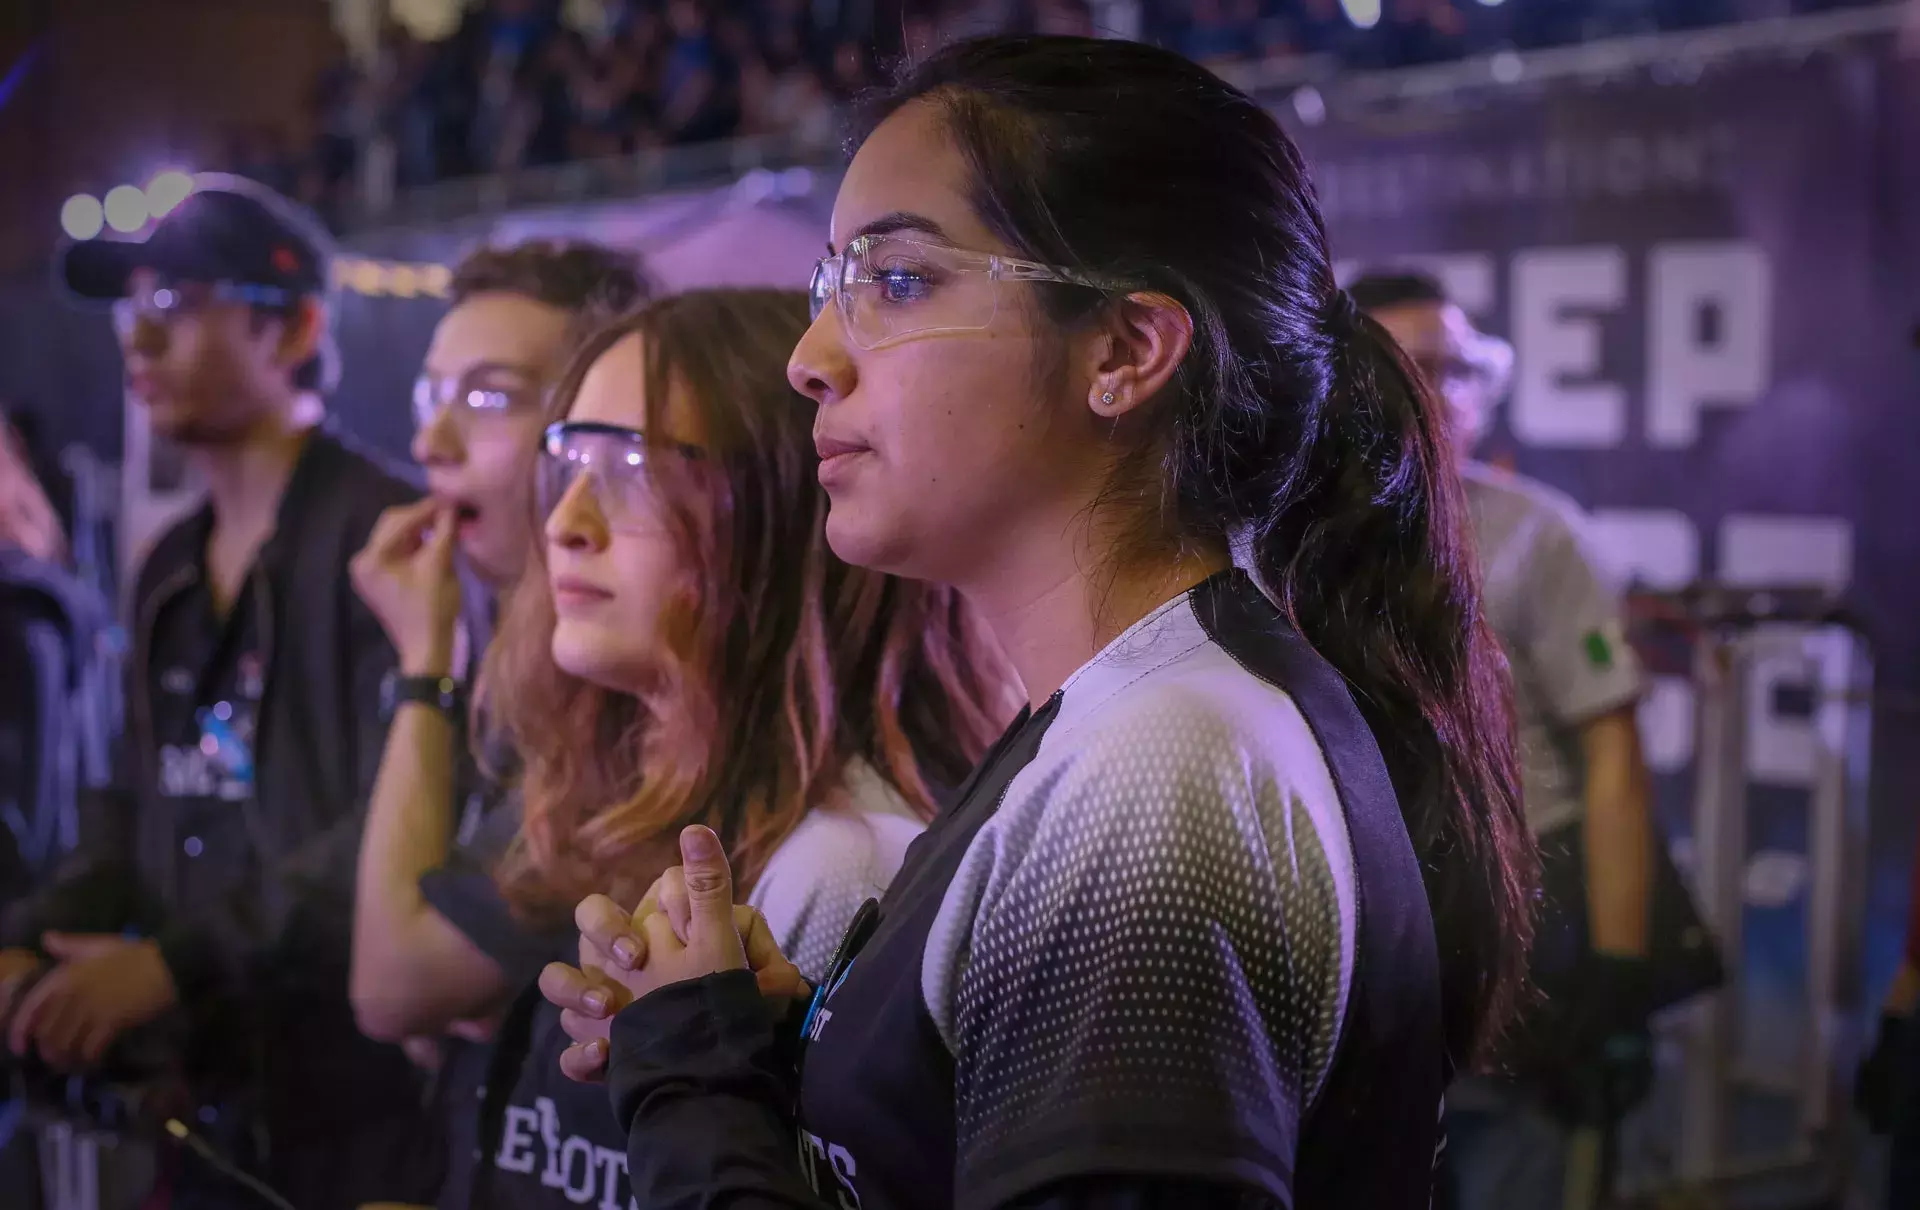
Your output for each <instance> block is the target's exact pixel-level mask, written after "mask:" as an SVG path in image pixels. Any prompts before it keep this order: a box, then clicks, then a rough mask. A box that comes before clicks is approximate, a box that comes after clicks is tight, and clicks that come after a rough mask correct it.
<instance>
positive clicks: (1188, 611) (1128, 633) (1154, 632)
mask: <svg viewBox="0 0 1920 1210" xmlns="http://www.w3.org/2000/svg"><path fill="white" fill-rule="evenodd" d="M1220 574H1222V575H1231V574H1233V573H1231V572H1222V573H1220ZM1193 592H1194V590H1193V589H1191V588H1188V589H1182V590H1181V592H1180V593H1179V595H1177V596H1175V597H1173V598H1172V599H1170V600H1167V601H1163V602H1161V604H1159V605H1158V606H1156V607H1155V608H1154V609H1153V611H1152V612H1151V613H1149V614H1147V616H1145V617H1143V618H1141V619H1140V620H1139V621H1137V622H1135V623H1134V624H1133V625H1131V626H1129V627H1127V628H1126V629H1125V630H1123V631H1121V632H1120V634H1119V635H1118V636H1116V637H1115V638H1114V640H1113V641H1112V642H1110V643H1108V644H1107V645H1106V646H1105V647H1102V648H1101V649H1100V650H1099V652H1098V653H1096V654H1095V655H1094V657H1093V658H1092V659H1090V660H1088V661H1087V662H1086V663H1084V664H1082V665H1080V667H1079V668H1077V669H1076V670H1075V671H1074V673H1073V675H1072V676H1070V677H1068V678H1067V680H1066V683H1065V684H1063V685H1061V686H1060V709H1059V712H1058V713H1057V714H1056V715H1055V716H1054V719H1053V724H1052V725H1051V726H1050V727H1048V728H1047V737H1046V739H1045V740H1044V741H1042V742H1043V743H1051V742H1052V741H1054V740H1055V739H1056V738H1057V737H1059V736H1063V735H1065V734H1067V733H1068V732H1070V731H1072V730H1073V728H1074V726H1075V724H1077V723H1079V722H1080V721H1081V720H1082V719H1084V718H1086V717H1087V716H1088V715H1089V714H1091V713H1093V712H1094V711H1095V710H1097V709H1099V707H1100V706H1101V704H1102V703H1104V702H1106V701H1108V700H1109V699H1111V698H1112V697H1113V696H1114V695H1115V694H1118V693H1119V692H1121V691H1122V690H1123V689H1125V688H1126V687H1127V686H1129V685H1131V684H1133V683H1134V682H1135V681H1138V680H1140V679H1141V678H1142V677H1145V676H1147V675H1149V674H1150V673H1153V672H1155V671H1157V670H1158V669H1161V668H1164V667H1166V666H1167V665H1168V664H1171V663H1173V662H1174V661H1175V660H1177V659H1179V658H1180V657H1182V656H1184V655H1186V654H1188V653H1189V652H1191V651H1193V650H1195V649H1196V648H1199V647H1202V646H1205V645H1206V643H1207V642H1208V639H1207V632H1206V631H1205V629H1203V628H1202V627H1201V625H1200V619H1199V618H1198V617H1196V616H1194V612H1193V608H1192V604H1191V598H1192V595H1193Z"/></svg>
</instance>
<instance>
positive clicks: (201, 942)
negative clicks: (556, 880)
mask: <svg viewBox="0 0 1920 1210" xmlns="http://www.w3.org/2000/svg"><path fill="white" fill-rule="evenodd" d="M328 258H329V244H328V240H327V237H326V235H325V233H324V231H323V229H322V228H321V227H320V226H319V224H318V223H317V222H316V221H315V220H313V219H312V218H311V217H310V216H308V215H306V214H305V213H304V212H302V211H301V210H299V209H298V208H297V207H296V206H294V205H293V204H292V203H290V202H288V201H287V200H286V199H284V198H281V197H280V196H278V195H277V194H274V193H272V192H271V191H269V190H266V189H264V188H263V187H261V186H259V185H256V184H254V183H253V182H250V181H245V180H241V179H238V178H233V177H222V176H212V175H203V176H201V177H198V178H196V181H195V189H194V192H193V193H192V194H191V195H189V196H188V197H187V198H186V199H185V200H184V201H183V202H181V203H180V205H179V206H178V207H177V208H175V209H174V210H173V211H172V212H171V213H169V214H167V215H166V216H165V217H163V218H161V219H160V220H159V221H158V222H157V223H156V224H155V226H154V228H153V229H152V231H151V232H150V233H149V234H148V235H147V237H146V238H145V239H143V240H139V241H137V242H136V241H105V240H96V241H86V242H81V243H76V244H72V245H70V246H68V247H67V248H66V249H65V250H64V252H63V255H62V258H61V262H60V267H61V272H62V276H63V279H64V285H65V286H66V288H67V289H68V290H69V291H70V292H71V293H72V294H73V295H76V296H78V298H80V299H82V300H85V301H91V302H96V303H109V304H111V307H112V310H113V313H114V318H115V321H116V329H117V332H118V334H119V337H120V343H121V352H122V354H123V357H124V359H125V364H126V372H127V378H128V382H129V385H130V387H131V392H132V394H133V395H134V396H135V397H136V398H137V399H138V400H139V402H140V404H141V406H143V407H144V408H145V409H146V412H147V416H148V418H149V421H150V423H151V425H152V427H153V429H154V430H155V431H156V432H157V433H159V434H160V435H161V436H163V437H165V438H167V439H169V440H171V441H173V442H174V443H176V444H177V445H179V446H180V447H181V448H182V449H183V450H184V451H185V453H186V455H187V457H188V458H189V460H190V461H191V462H192V464H193V465H194V467H195V469H196V470H197V471H198V473H199V477H200V479H201V481H202V482H203V483H204V485H205V488H206V495H207V500H206V504H205V506H204V507H202V508H201V509H199V510H198V511H197V512H195V513H193V514H192V515H190V516H188V517H187V518H185V519H184V520H182V521H180V522H179V523H177V524H176V525H174V526H173V527H172V528H171V529H169V530H168V531H167V532H166V533H165V534H163V535H162V536H161V537H160V538H159V540H158V542H157V544H156V545H155V546H154V547H153V549H152V551H151V552H150V553H149V554H148V556H147V558H146V560H145V562H144V564H143V565H142V567H141V570H140V573H139V576H138V580H137V584H136V588H135V591H134V596H133V616H134V629H133V650H132V653H131V659H130V661H129V669H128V694H127V702H128V711H127V730H126V734H125V736H124V737H123V742H122V749H123V751H122V753H121V759H120V771H119V774H118V776H117V778H116V787H117V793H115V794H114V795H112V796H111V801H110V802H109V803H104V804H102V808H103V809H102V811H101V813H100V814H101V820H100V824H99V826H98V827H97V828H89V829H88V833H89V834H88V835H87V836H86V837H84V838H83V848H84V850H85V853H86V860H84V861H82V862H80V863H78V868H76V869H75V870H73V871H71V872H70V874H69V876H68V877H66V878H63V879H61V880H59V881H58V882H57V883H56V884H55V885H54V886H52V887H51V888H50V889H49V891H48V893H46V894H44V895H41V896H37V897H36V898H35V899H34V900H33V901H31V902H30V903H28V904H27V905H25V910H24V911H21V912H18V913H15V914H14V917H13V918H12V919H10V920H8V921H7V922H5V923H6V926H7V928H6V937H7V940H8V941H9V942H11V943H12V944H13V945H15V946H16V947H17V948H15V949H13V950H9V951H7V952H6V954H5V956H4V957H0V966H4V967H5V968H6V970H5V971H0V974H4V973H8V972H10V973H13V974H16V975H25V976H26V978H24V979H16V980H14V981H13V982H11V983H9V984H7V985H6V986H7V989H8V990H7V993H6V994H5V995H4V996H0V1000H4V1001H5V1003H0V1015H4V1016H6V1017H8V1018H9V1020H8V1030H7V1033H8V1037H7V1041H8V1043H9V1045H10V1047H11V1049H12V1051H13V1052H14V1054H16V1055H19V1056H23V1057H27V1056H31V1062H33V1063H37V1064H39V1065H41V1066H42V1068H43V1069H44V1068H51V1069H53V1071H54V1072H55V1073H64V1072H90V1073H93V1074H94V1075H95V1076H96V1077H97V1079H96V1084H97V1085H101V1086H105V1085H109V1084H110V1085H114V1086H120V1085H125V1084H133V1085H136V1086H138V1087H140V1088H141V1089H142V1090H143V1096H142V1098H141V1100H142V1101H144V1102H145V1103H146V1104H149V1105H151V1104H161V1105H164V1106H165V1109H164V1111H163V1112H164V1113H165V1114H170V1115H172V1116H173V1117H174V1118H175V1119H177V1121H178V1122H181V1123H185V1124H186V1125H188V1126H190V1127H191V1128H192V1130H193V1131H195V1132H197V1133H198V1134H200V1135H203V1136H205V1137H204V1138H200V1139H194V1140H192V1141H193V1143H194V1144H196V1146H194V1147H188V1148H178V1149H173V1150H170V1151H168V1152H167V1153H166V1154H165V1155H164V1156H163V1157H162V1174H163V1175H162V1178H161V1179H162V1181H163V1183H164V1184H165V1185H166V1186H167V1187H169V1188H170V1189H171V1190H172V1194H173V1203H172V1204H173V1205H174V1206H175V1207H176V1208H179V1207H185V1206H188V1205H191V1206H194V1207H200V1206H227V1205H233V1206H250V1207H251V1206H258V1205H259V1204H260V1202H259V1200H258V1195H257V1194H255V1193H253V1192H250V1191H248V1190H247V1189H246V1188H245V1187H244V1186H243V1184H242V1182H240V1181H239V1180H236V1179H235V1178H234V1177H233V1176H232V1175H231V1173H223V1172H222V1171H220V1169H221V1168H222V1167H223V1166H226V1165H223V1164H221V1163H215V1162H213V1161H211V1160H209V1159H207V1158H206V1153H205V1152H203V1151H201V1150H200V1149H199V1146H200V1145H210V1148H211V1149H212V1150H213V1151H215V1152H217V1153H220V1154H222V1155H223V1157H224V1160H225V1161H228V1162H229V1163H230V1164H231V1165H234V1166H238V1167H239V1168H242V1169H246V1170H250V1172H251V1174H252V1175H253V1176H254V1177H255V1178H257V1179H262V1180H264V1181H265V1182H266V1183H267V1184H268V1185H270V1186H273V1187H274V1188H275V1189H277V1190H278V1191H279V1192H280V1193H281V1194H283V1195H284V1196H285V1197H287V1198H288V1199H290V1200H292V1201H293V1202H294V1203H296V1204H298V1205H299V1206H300V1207H301V1210H348V1208H351V1207H354V1206H358V1205H360V1204H362V1203H365V1202H370V1201H379V1200H424V1199H423V1198H422V1197H421V1196H420V1195H421V1194H424V1193H430V1192H431V1175H432V1174H431V1172H426V1173H419V1174H416V1172H415V1169H418V1168H422V1167H427V1168H430V1167H431V1166H430V1165H426V1166H423V1165H420V1164H419V1162H418V1155H419V1153H420V1152H421V1151H422V1150H423V1148H424V1147H425V1146H426V1145H427V1144H426V1143H425V1139H426V1138H427V1137H430V1136H428V1135H426V1134H425V1131H426V1129H427V1126H426V1123H425V1122H424V1120H423V1116H422V1114H421V1112H420V1108H419V1106H420V1098H421V1089H420V1087H419V1080H420V1076H419V1075H418V1073H417V1072H416V1070H415V1069H414V1068H413V1066H412V1065H411V1064H410V1063H409V1062H408V1061H407V1058H406V1056H405V1054H404V1053H403V1052H402V1051H401V1050H400V1049H399V1048H398V1047H394V1046H390V1045H384V1044H378V1043H374V1042H372V1041H369V1040H368V1039H366V1038H364V1037H363V1036H361V1035H360V1034H359V1032H358V1031H357V1030H356V1029H355V1028H354V1021H353V1013H352V1009H351V1007H350V1005H349V1001H348V996H347V963H348V945H349V935H350V921H351V919H352V915H353V898H352V895H353V872H354V860H355V853H356V849H357V841H358V833H359V827H360V812H361V804H363V803H365V802H366V799H367V794H368V790H369V787H370V785H371V783H372V781H373V775H374V772H375V768H376V764H377V762H378V760H379V757H380V750H381V742H382V731H383V725H382V723H381V718H382V712H381V710H380V694H381V687H382V684H383V683H384V682H385V681H386V680H387V678H388V675H389V673H390V671H391V670H392V668H393V665H394V656H393V652H392V650H391V648H390V646H389V645H388V643H387V640H386V638H385V636H384V634H383V633H382V631H381V628H380V625H379V623H378V622H377V621H376V620H375V619H374V618H373V616H372V615H371V614H369V613H368V612H367V611H366V610H365V608H364V607H363V606H361V604H360V603H359V601H358V600H357V598H356V597H355V595H354V592H353V589H352V587H351V584H350V581H349V578H348V575H347V564H348V562H349V560H350V559H351V558H352V556H353V555H354V553H355V552H356V551H358V550H359V549H360V547H361V546H362V545H364V543H365V542H366V539H367V537H368V534H369V532H370V531H371V529H372V526H373V522H374V519H375V518H376V517H378V516H379V514H380V512H381V511H382V510H383V509H385V508H387V507H388V506H391V505H396V504H399V503H402V502H405V501H407V500H410V499H412V498H413V497H414V495H415V493H414V491H413V490H412V489H411V488H410V487H409V486H408V485H407V484H406V483H405V482H403V481H402V480H401V479H399V478H396V477H394V476H393V475H392V474H390V473H389V472H388V471H387V470H385V469H383V468H382V467H381V466H380V465H378V464H377V463H376V462H375V461H374V460H373V459H372V458H370V457H369V456H368V455H366V454H364V453H362V452H360V451H358V450H356V449H355V448H353V447H352V446H350V445H349V444H347V443H346V442H345V441H343V440H342V439H341V438H339V437H338V436H336V435H335V434H333V433H331V432H329V431H327V430H326V429H325V428H324V427H322V426H321V425H320V424H319V420H320V407H319V395H320V394H321V393H322V392H324V391H325V390H327V389H328V388H329V387H330V386H331V383H332V378H333V374H334V366H333V364H332V363H333V355H332V351H331V347H330V345H329V341H328V335H327V314H326V307H325V295H326V289H327V283H328V273H329V262H328ZM28 983H30V986H26V987H24V988H23V987H22V985H23V984H28ZM170 1129H173V1130H174V1132H175V1134H176V1136H178V1129H177V1128H176V1127H170ZM423 1183H424V1185H425V1187H424V1188H422V1187H418V1186H420V1185H422V1184H423Z"/></svg>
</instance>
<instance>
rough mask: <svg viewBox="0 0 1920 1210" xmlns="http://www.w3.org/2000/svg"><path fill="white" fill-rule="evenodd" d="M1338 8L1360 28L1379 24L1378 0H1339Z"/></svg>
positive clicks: (1369, 27)
mask: <svg viewBox="0 0 1920 1210" xmlns="http://www.w3.org/2000/svg"><path fill="white" fill-rule="evenodd" d="M1340 9H1341V11H1342V12H1344V13H1346V14H1347V20H1349V21H1351V22H1353V23H1354V24H1355V25H1357V26H1359V27H1360V28H1361V29H1372V28H1373V27H1374V26H1376V25H1378V24H1380V0H1340Z"/></svg>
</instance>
